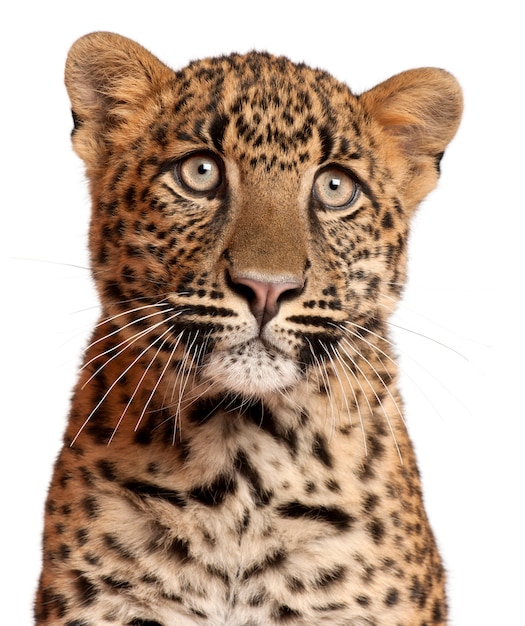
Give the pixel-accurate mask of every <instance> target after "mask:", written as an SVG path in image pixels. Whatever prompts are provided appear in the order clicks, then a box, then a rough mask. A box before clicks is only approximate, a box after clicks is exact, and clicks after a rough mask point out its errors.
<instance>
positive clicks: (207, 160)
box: [176, 153, 222, 193]
mask: <svg viewBox="0 0 525 626" xmlns="http://www.w3.org/2000/svg"><path fill="white" fill-rule="evenodd" d="M176 178H177V179H178V182H179V183H180V184H181V185H182V186H183V187H186V188H187V189H189V190H190V191H193V192H196V193H207V192H209V191H213V190H214V189H217V187H219V186H220V184H221V182H222V173H221V168H220V166H219V164H218V162H217V161H216V160H215V159H214V158H213V157H212V156H210V155H209V154H202V153H201V154H192V155H191V156H188V157H186V158H185V159H182V160H181V161H179V163H178V164H177V166H176Z"/></svg>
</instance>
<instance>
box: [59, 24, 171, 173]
mask: <svg viewBox="0 0 525 626" xmlns="http://www.w3.org/2000/svg"><path fill="white" fill-rule="evenodd" d="M170 76H171V77H172V76H173V72H172V71H171V70H170V69H169V68H168V67H167V66H165V65H164V64H163V63H161V62H160V61H159V60H158V59H157V58H156V57H154V56H153V55H152V54H151V53H150V52H148V51H147V50H146V49H145V48H143V47H142V46H140V45H139V44H137V43H135V42H134V41H131V40H130V39H127V38H126V37H122V36H120V35H116V34H114V33H106V32H96V33H91V34H89V35H85V36H84V37H81V38H80V39H78V40H77V41H76V42H75V43H74V44H73V46H72V47H71V50H70V51H69V54H68V58H67V62H66V70H65V83H66V88H67V91H68V94H69V98H70V100H71V106H72V113H73V120H74V123H75V129H74V131H73V144H74V146H75V149H76V151H77V153H78V154H79V156H81V157H82V158H83V159H84V160H85V161H86V164H87V165H90V164H91V165H96V164H97V163H98V164H99V165H100V159H101V158H103V156H104V152H105V151H107V150H106V149H105V146H107V143H108V139H109V137H108V134H109V133H110V132H111V131H112V130H114V129H115V128H118V127H119V126H120V125H122V123H123V122H125V121H126V119H127V118H129V117H130V116H131V115H133V114H134V113H136V111H137V110H140V108H141V107H142V105H143V103H144V102H145V101H146V100H147V99H148V97H149V96H150V95H152V94H154V93H155V91H156V90H158V89H159V88H160V86H161V85H162V84H163V83H165V81H166V79H167V78H169V77H170Z"/></svg>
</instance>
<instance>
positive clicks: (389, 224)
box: [381, 211, 394, 229]
mask: <svg viewBox="0 0 525 626" xmlns="http://www.w3.org/2000/svg"><path fill="white" fill-rule="evenodd" d="M381 226H382V227H383V228H387V229H390V228H393V227H394V220H393V219H392V213H390V211H385V214H384V215H383V219H382V220H381Z"/></svg>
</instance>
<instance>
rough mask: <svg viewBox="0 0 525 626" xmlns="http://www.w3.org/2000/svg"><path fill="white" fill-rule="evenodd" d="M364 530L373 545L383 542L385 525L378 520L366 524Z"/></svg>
mask: <svg viewBox="0 0 525 626" xmlns="http://www.w3.org/2000/svg"><path fill="white" fill-rule="evenodd" d="M366 529H367V531H368V534H369V535H370V537H372V539H373V541H374V543H376V544H380V543H381V542H382V541H383V539H384V537H385V525H384V524H383V522H382V521H381V520H380V519H377V518H376V519H373V520H372V521H371V522H369V523H368V524H367V526H366Z"/></svg>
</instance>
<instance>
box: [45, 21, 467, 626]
mask: <svg viewBox="0 0 525 626" xmlns="http://www.w3.org/2000/svg"><path fill="white" fill-rule="evenodd" d="M66 86H67V89H68V93H69V96H70V99H71V104H72V110H73V118H74V131H73V136H72V137H73V145H74V148H75V150H76V152H77V154H78V155H79V156H80V157H81V158H82V159H83V161H84V163H85V166H86V172H87V177H88V179H89V184H90V191H91V196H92V211H93V213H92V221H91V226H90V232H89V246H90V254H91V264H92V273H93V279H94V281H95V284H96V286H97V289H98V294H99V297H100V304H101V318H100V322H99V323H98V324H97V326H96V328H95V330H94V333H93V336H92V339H91V342H90V343H89V345H88V346H87V348H86V350H85V354H84V360H83V366H82V368H81V370H80V376H79V380H78V384H77V386H76V388H75V391H74V395H73V400H72V404H71V412H70V415H69V422H68V425H67V429H66V433H65V436H64V444H63V448H62V450H61V452H60V455H59V458H58V460H57V462H56V466H55V470H54V475H53V479H52V483H51V487H50V490H49V495H48V499H47V504H46V517H45V531H44V548H43V569H42V575H41V579H40V585H39V589H38V594H37V600H36V608H35V616H36V623H37V624H38V625H41V626H43V625H51V624H53V625H62V626H103V625H108V626H110V625H111V626H124V625H125V626H195V625H202V626H279V625H286V626H314V625H316V626H317V625H320V624H323V625H326V626H386V625H390V626H401V625H402V626H430V625H436V624H444V623H445V622H446V614H447V608H446V599H445V591H444V587H445V576H444V572H443V567H442V564H441V560H440V557H439V554H438V551H437V549H436V544H435V541H434V538H433V535H432V531H431V529H430V527H429V524H428V521H427V517H426V514H425V510H424V508H423V504H422V496H421V487H420V480H419V476H418V470H417V467H416V462H415V458H414V453H413V450H412V447H411V443H410V440H409V438H408V435H407V432H406V429H405V425H404V423H403V415H402V402H401V399H400V396H399V392H398V388H397V368H396V364H395V361H394V356H393V348H392V344H391V341H390V339H389V331H388V319H389V316H390V314H391V313H392V311H393V310H394V308H395V306H396V303H397V301H398V299H399V297H400V293H401V291H402V286H403V282H404V280H405V265H406V246H407V235H408V230H409V224H410V219H411V217H412V215H413V213H414V211H415V209H416V207H417V206H418V204H419V203H420V202H421V200H422V199H423V198H424V197H425V196H426V195H427V193H428V192H429V191H430V190H431V189H432V188H433V187H434V186H435V184H436V182H437V179H438V176H439V162H440V159H441V157H442V155H443V152H444V150H445V147H446V146H447V144H448V143H449V142H450V140H451V139H452V137H453V136H454V134H455V132H456V129H457V126H458V123H459V119H460V116H461V109H462V99H461V92H460V88H459V86H458V84H457V82H456V80H455V79H454V78H453V77H452V76H451V75H450V74H448V73H447V72H445V71H443V70H439V69H431V68H424V69H417V70H410V71H407V72H403V73H401V74H399V75H397V76H394V77H392V78H390V79H389V80H387V81H385V82H383V83H381V84H380V85H378V86H377V87H375V88H373V89H371V90H370V91H367V92H365V93H362V94H360V95H356V94H353V93H352V92H351V91H350V90H349V89H348V87H346V86H345V85H344V84H342V83H340V82H339V81H337V80H335V79H334V78H333V77H331V76H330V75H328V74H327V73H325V72H324V71H321V70H317V69H311V68H309V67H307V66H305V65H303V64H294V63H292V62H291V61H289V60H288V59H286V58H284V57H276V56H272V55H270V54H267V53H263V52H251V53H249V54H245V55H239V54H232V55H230V56H222V57H218V58H211V59H205V60H201V61H196V62H193V63H191V64H190V65H189V66H188V67H186V68H184V69H182V70H180V71H177V72H174V71H172V70H171V69H169V68H168V67H166V66H165V65H164V64H163V63H161V62H160V61H159V60H157V59H156V58H155V57H154V56H152V55H151V54H150V53H149V52H147V51H146V50H145V49H144V48H142V47H141V46H139V45H138V44H136V43H134V42H133V41H130V40H129V39H126V38H124V37H121V36H118V35H114V34H111V33H93V34H90V35H87V36H85V37H83V38H81V39H80V40H79V41H77V42H76V43H75V44H74V45H73V47H72V49H71V51H70V53H69V57H68V60H67V65H66Z"/></svg>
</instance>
